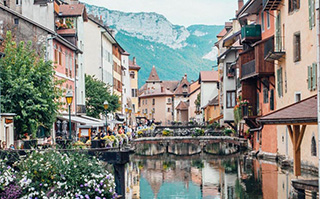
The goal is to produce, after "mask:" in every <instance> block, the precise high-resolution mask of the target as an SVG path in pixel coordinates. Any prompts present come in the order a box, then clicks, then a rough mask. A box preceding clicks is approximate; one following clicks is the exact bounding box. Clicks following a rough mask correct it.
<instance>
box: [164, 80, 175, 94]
mask: <svg viewBox="0 0 320 199" xmlns="http://www.w3.org/2000/svg"><path fill="white" fill-rule="evenodd" d="M178 84H179V81H162V82H161V86H162V87H163V88H164V89H167V88H169V90H170V91H171V92H174V90H175V89H176V88H177V86H178Z"/></svg>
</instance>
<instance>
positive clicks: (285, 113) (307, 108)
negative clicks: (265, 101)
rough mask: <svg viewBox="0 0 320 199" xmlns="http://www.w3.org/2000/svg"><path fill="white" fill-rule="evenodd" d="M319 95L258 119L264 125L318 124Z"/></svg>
mask: <svg viewBox="0 0 320 199" xmlns="http://www.w3.org/2000/svg"><path fill="white" fill-rule="evenodd" d="M317 110H318V109H317V95H314V96H312V97H309V98H307V99H304V100H301V101H299V102H296V103H294V104H291V105H289V106H286V107H284V108H281V109H279V110H276V111H274V112H272V113H269V114H267V115H264V116H262V117H260V118H258V119H257V121H258V122H260V123H261V124H263V125H268V124H279V125H293V124H296V125H301V124H317V121H318V115H317V114H318V113H317Z"/></svg>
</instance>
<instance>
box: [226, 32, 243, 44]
mask: <svg viewBox="0 0 320 199" xmlns="http://www.w3.org/2000/svg"><path fill="white" fill-rule="evenodd" d="M240 33H241V30H239V31H238V32H235V33H234V34H233V35H231V36H229V37H227V38H225V39H224V40H223V47H230V46H232V44H233V43H234V42H236V41H237V40H238V39H239V37H238V36H239V35H240Z"/></svg>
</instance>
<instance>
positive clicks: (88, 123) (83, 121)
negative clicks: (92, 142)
mask: <svg viewBox="0 0 320 199" xmlns="http://www.w3.org/2000/svg"><path fill="white" fill-rule="evenodd" d="M57 118H59V119H61V120H66V121H69V116H68V115H59V116H57ZM71 122H73V123H78V124H80V125H86V126H92V127H99V126H104V123H102V122H97V121H93V120H89V119H87V118H83V117H80V116H74V115H72V116H71Z"/></svg>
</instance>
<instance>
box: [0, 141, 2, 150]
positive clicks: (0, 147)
mask: <svg viewBox="0 0 320 199" xmlns="http://www.w3.org/2000/svg"><path fill="white" fill-rule="evenodd" d="M1 142H2V140H0V149H2V145H1Z"/></svg>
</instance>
